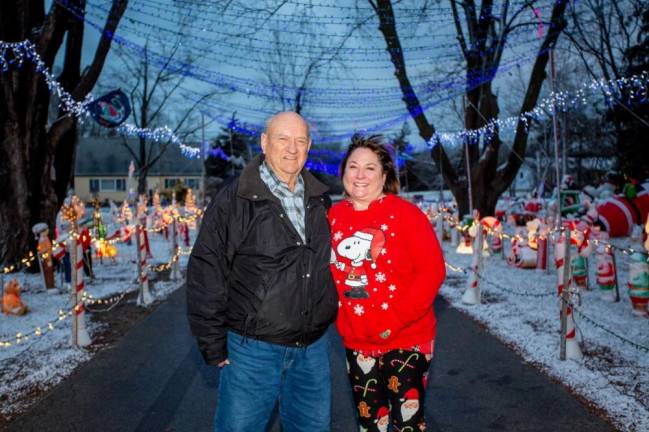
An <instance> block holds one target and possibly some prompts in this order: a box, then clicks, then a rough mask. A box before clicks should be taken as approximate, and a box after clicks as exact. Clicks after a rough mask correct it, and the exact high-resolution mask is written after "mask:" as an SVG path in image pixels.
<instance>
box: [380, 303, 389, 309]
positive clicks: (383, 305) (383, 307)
mask: <svg viewBox="0 0 649 432" xmlns="http://www.w3.org/2000/svg"><path fill="white" fill-rule="evenodd" d="M381 309H383V310H388V304H387V303H386V302H383V303H382V304H381Z"/></svg>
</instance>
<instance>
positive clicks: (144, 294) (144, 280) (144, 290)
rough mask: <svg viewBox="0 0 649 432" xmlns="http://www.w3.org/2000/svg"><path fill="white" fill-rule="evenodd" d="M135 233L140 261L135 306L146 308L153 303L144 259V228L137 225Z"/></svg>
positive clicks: (145, 252)
mask: <svg viewBox="0 0 649 432" xmlns="http://www.w3.org/2000/svg"><path fill="white" fill-rule="evenodd" d="M137 231H138V241H137V247H138V249H139V253H138V259H139V261H140V265H139V267H138V271H139V282H140V292H139V294H138V296H137V305H138V306H148V305H149V304H151V303H152V302H153V298H152V297H151V292H150V291H149V275H148V273H147V267H146V259H147V255H148V254H147V248H146V239H145V231H144V226H142V225H138V226H137Z"/></svg>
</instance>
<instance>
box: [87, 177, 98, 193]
mask: <svg viewBox="0 0 649 432" xmlns="http://www.w3.org/2000/svg"><path fill="white" fill-rule="evenodd" d="M88 182H89V183H90V192H99V180H98V179H90V180H88Z"/></svg>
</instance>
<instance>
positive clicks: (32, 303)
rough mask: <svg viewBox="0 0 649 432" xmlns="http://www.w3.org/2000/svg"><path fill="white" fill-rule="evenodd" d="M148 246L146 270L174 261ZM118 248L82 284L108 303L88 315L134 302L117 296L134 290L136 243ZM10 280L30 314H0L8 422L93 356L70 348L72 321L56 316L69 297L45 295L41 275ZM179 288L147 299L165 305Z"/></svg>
mask: <svg viewBox="0 0 649 432" xmlns="http://www.w3.org/2000/svg"><path fill="white" fill-rule="evenodd" d="M103 213H104V214H103V220H104V222H105V223H106V222H107V221H110V215H109V214H108V213H107V212H103ZM111 228H112V227H111V226H110V225H109V227H108V232H109V233H111V232H113V231H111ZM190 234H191V238H190V244H192V242H193V238H194V236H195V231H194V230H191V231H190ZM149 241H150V247H151V254H152V255H153V259H151V260H149V264H152V265H159V264H164V263H167V262H169V260H170V258H171V256H172V253H171V247H170V242H169V241H167V240H165V239H164V237H163V236H162V235H161V234H157V233H149ZM179 245H180V247H181V250H182V251H185V252H186V251H187V250H188V249H189V248H187V247H186V246H185V245H184V244H183V242H182V239H179ZM117 247H118V251H119V252H118V256H117V257H116V260H115V261H114V262H113V261H112V260H110V259H108V260H106V259H104V261H103V263H100V262H99V260H98V259H96V258H95V257H94V256H93V264H94V265H93V268H94V272H95V276H96V279H95V280H94V281H90V280H88V279H87V278H86V280H85V282H86V291H87V293H88V294H90V295H92V296H93V297H94V298H97V299H107V300H110V301H111V303H109V304H103V305H101V304H95V305H91V306H88V309H93V310H100V311H101V310H105V312H101V313H114V311H110V310H107V309H109V308H110V307H111V305H113V304H114V302H115V301H116V300H118V299H119V301H134V300H126V299H124V298H123V296H121V294H123V293H126V292H131V291H135V290H137V289H138V284H137V280H136V278H137V268H136V261H135V257H136V251H135V238H134V237H133V240H132V245H130V246H129V245H126V244H124V243H118V244H117ZM186 263H187V255H186V254H183V255H181V256H180V268H181V269H182V268H183V267H185V265H186ZM153 273H154V272H153V271H151V270H150V271H149V278H150V279H151V278H154V277H155V275H154V274H153ZM55 276H56V277H55V279H56V284H57V287H60V286H61V285H62V276H61V275H59V274H58V273H57V274H56V275H55ZM14 277H15V278H16V279H18V281H19V283H20V285H21V286H22V299H23V301H24V302H25V304H27V306H28V307H29V313H28V314H27V315H25V316H22V317H13V316H6V315H4V314H0V341H2V342H11V343H12V344H13V346H11V347H8V348H6V347H1V346H0V414H2V416H6V417H13V415H15V414H16V413H17V412H20V411H23V410H24V409H26V408H27V407H28V406H29V405H30V404H32V403H33V402H34V400H33V399H34V398H33V394H35V393H42V392H43V391H44V390H47V389H49V388H51V387H53V386H54V385H56V384H57V383H59V382H60V381H62V380H63V379H65V378H66V377H67V376H68V375H70V373H72V371H73V370H74V369H75V368H76V367H78V366H79V365H80V364H81V363H83V362H85V361H87V360H89V359H90V358H91V357H92V355H93V351H94V350H84V349H77V348H74V347H72V346H71V345H70V336H71V321H70V318H69V317H67V318H66V319H63V320H59V313H60V312H59V311H66V312H67V311H69V310H70V304H71V303H70V296H69V294H67V293H66V294H55V295H52V294H48V293H45V292H44V287H43V283H42V278H41V276H40V274H26V273H16V274H9V275H6V276H5V282H6V281H8V280H9V279H11V278H14ZM182 283H183V281H182V280H177V281H162V280H159V281H155V282H154V283H153V284H152V285H153V287H152V290H151V291H152V292H151V294H152V295H153V296H154V297H155V299H156V300H160V299H163V298H165V297H167V296H168V295H169V294H170V293H172V292H173V291H174V290H176V289H177V288H179V287H180V286H181V284H182ZM98 313H99V312H98ZM86 322H87V325H88V331H89V333H90V336H91V338H92V335H93V333H96V332H98V331H99V330H100V328H99V327H100V326H99V325H98V324H95V323H93V322H92V321H91V320H90V319H86ZM48 323H52V325H53V330H51V331H47V332H44V333H43V335H42V336H39V337H36V336H33V335H34V330H35V329H36V328H37V327H40V328H41V329H43V330H45V329H47V328H48ZM17 333H22V334H23V335H30V334H31V335H32V336H31V337H30V338H29V339H28V340H26V341H24V342H21V343H20V344H15V340H16V334H17ZM0 417H1V416H0Z"/></svg>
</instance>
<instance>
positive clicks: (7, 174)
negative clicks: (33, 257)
mask: <svg viewBox="0 0 649 432" xmlns="http://www.w3.org/2000/svg"><path fill="white" fill-rule="evenodd" d="M68 3H69V6H70V7H73V8H75V9H76V10H77V11H81V12H80V13H81V14H83V11H84V10H85V0H70V1H69V2H66V4H68ZM127 3H128V2H127V0H113V4H112V6H111V10H110V12H109V14H108V17H107V20H106V23H105V25H104V29H103V33H104V37H103V38H102V39H101V40H100V41H99V43H98V45H97V48H96V51H95V56H94V58H93V61H92V63H91V64H90V65H89V66H88V67H87V68H86V69H85V70H84V73H83V74H80V73H79V69H80V61H81V46H82V43H83V25H84V24H83V23H84V22H83V20H82V19H80V18H78V17H75V16H73V15H72V14H71V13H70V12H68V11H67V10H66V9H65V8H64V7H63V6H62V5H61V4H59V3H56V2H54V3H52V5H51V9H50V12H49V13H48V14H45V9H44V4H45V2H42V1H41V2H38V1H36V2H33V1H27V0H3V1H1V2H0V40H3V41H8V42H21V41H24V40H26V39H29V40H30V41H31V42H32V43H33V45H34V46H35V49H36V51H37V52H38V53H39V54H40V56H41V58H42V60H43V62H44V63H45V66H46V67H47V68H48V69H49V70H51V69H52V65H53V63H54V59H55V58H56V56H57V53H58V52H59V51H60V49H61V47H62V45H63V42H64V41H65V43H66V46H65V56H64V68H63V73H62V74H61V77H59V81H60V83H61V84H62V86H63V87H64V88H65V89H66V90H67V91H68V92H69V93H70V94H71V95H72V97H73V98H74V99H76V100H82V99H83V98H84V97H85V96H86V94H88V92H90V91H91V90H92V88H93V87H94V85H95V83H96V81H97V78H98V77H99V73H100V72H101V70H102V68H103V65H104V61H105V58H106V55H107V54H108V51H109V49H110V44H111V39H112V38H111V37H109V36H106V35H112V34H114V33H115V30H116V28H117V25H118V24H119V21H120V19H121V17H122V15H123V14H124V11H125V10H126V6H127ZM77 13H79V12H77ZM66 34H67V37H66ZM0 101H1V102H0V144H2V145H1V146H0V189H1V190H2V191H3V194H2V195H0V264H3V265H5V266H6V265H12V264H17V263H19V262H20V260H21V259H22V258H24V257H25V256H26V254H27V252H28V251H29V250H33V249H34V246H35V241H34V238H33V237H34V236H33V235H32V234H31V226H32V225H33V224H35V223H37V222H47V223H48V225H49V226H50V228H53V226H54V220H55V217H56V212H57V211H58V209H59V207H60V204H61V202H62V200H63V198H64V197H65V195H66V192H67V189H68V187H69V185H70V184H71V180H72V178H73V176H74V151H75V147H76V120H75V119H74V118H71V117H69V116H63V114H64V113H63V112H58V117H59V118H58V119H57V120H56V121H54V122H53V123H52V125H51V126H49V128H48V115H49V109H50V93H49V89H48V88H47V85H46V84H45V81H44V79H43V77H42V75H41V73H40V72H38V71H36V68H35V67H34V64H33V63H31V61H30V60H27V59H26V60H25V61H24V64H23V66H22V67H21V68H10V69H9V71H8V72H5V73H2V74H0ZM51 232H52V233H53V232H54V230H53V229H51ZM33 268H37V267H35V266H33Z"/></svg>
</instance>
